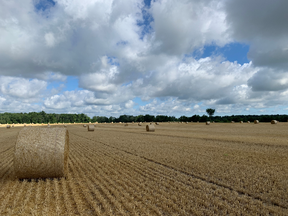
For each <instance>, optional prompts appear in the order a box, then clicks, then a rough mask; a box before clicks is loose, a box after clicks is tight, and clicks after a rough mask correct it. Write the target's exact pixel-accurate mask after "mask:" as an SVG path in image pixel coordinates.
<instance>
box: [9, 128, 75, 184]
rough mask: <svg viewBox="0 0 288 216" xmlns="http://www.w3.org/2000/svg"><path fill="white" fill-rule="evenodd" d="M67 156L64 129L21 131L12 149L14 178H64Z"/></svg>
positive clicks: (26, 129) (65, 130) (66, 134)
mask: <svg viewBox="0 0 288 216" xmlns="http://www.w3.org/2000/svg"><path fill="white" fill-rule="evenodd" d="M68 156H69V133H68V131H67V129H66V128H59V127H58V128H39V127H31V128H27V127H26V128H23V129H22V130H21V131H20V132H19V135H18V138H17V142H16V145H15V150H14V172H15V176H16V177H17V178H19V179H24V178H25V179H26V178H29V179H30V178H59V177H65V176H66V175H67V172H68Z"/></svg>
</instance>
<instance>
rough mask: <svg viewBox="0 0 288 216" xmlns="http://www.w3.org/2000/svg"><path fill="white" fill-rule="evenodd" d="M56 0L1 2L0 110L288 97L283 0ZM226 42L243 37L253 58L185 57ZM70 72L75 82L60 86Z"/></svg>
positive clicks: (239, 102)
mask: <svg viewBox="0 0 288 216" xmlns="http://www.w3.org/2000/svg"><path fill="white" fill-rule="evenodd" d="M55 2H56V3H55V4H52V3H51V2H50V3H49V2H48V1H47V2H46V3H45V4H44V5H42V6H41V4H43V2H42V3H41V4H40V1H39V0H33V1H31V0H23V1H21V2H18V1H3V2H2V3H1V8H0V80H1V82H0V110H3V109H4V108H6V107H8V106H10V105H12V104H13V105H18V106H19V107H22V108H23V109H24V110H25V109H27V110H35V109H44V110H47V111H49V112H53V111H55V112H85V113H90V114H91V115H94V114H96V113H97V114H99V115H100V114H103V115H104V114H105V115H112V114H114V115H117V114H124V113H125V112H126V113H129V114H138V113H139V114H143V112H149V113H150V114H166V113H169V114H171V115H172V114H173V113H174V114H175V113H177V115H178V114H179V115H182V114H189V113H191V112H196V113H197V112H198V113H200V112H205V107H207V106H210V107H211V106H214V107H216V108H217V107H218V108H219V112H220V113H221V112H222V113H228V112H229V110H233V109H234V110H235V109H236V110H241V109H242V110H246V109H253V108H255V109H264V108H265V107H268V106H271V103H268V101H273V104H279V105H281V104H284V103H285V102H284V101H287V97H288V93H287V89H288V74H287V70H286V68H287V66H288V47H287V44H288V39H287V38H288V37H287V35H288V24H287V22H286V20H287V19H288V15H287V13H286V8H287V6H288V5H287V1H285V0H276V1H273V2H270V1H263V2H261V7H260V6H259V3H256V2H251V1H248V0H234V1H225V0H204V1H196V0H191V1H187V0H156V1H151V6H150V7H146V6H145V4H144V1H143V0H136V1H135V0H119V1H113V0H107V1H101V0H74V1H66V0H55ZM40 6H41V7H42V8H41V10H39V8H38V9H37V7H40ZM285 6H286V7H285ZM143 13H145V14H143ZM145 16H146V17H145ZM147 16H148V17H149V21H148V20H146V19H147ZM140 24H141V25H140ZM147 29H149V31H147ZM231 42H235V43H237V42H244V43H247V44H249V46H250V49H249V53H248V58H249V59H250V60H251V62H250V63H246V64H243V65H240V64H237V62H229V61H226V60H224V58H221V57H219V56H210V57H207V58H200V59H195V58H193V57H191V56H193V55H192V53H193V52H194V51H195V50H201V49H203V47H204V46H209V45H215V46H220V47H221V46H225V45H226V44H229V43H231ZM69 76H73V77H76V78H77V79H78V80H79V86H75V87H74V88H75V89H77V87H79V88H81V90H69V91H64V90H63V89H64V82H65V84H67V83H66V82H67V80H69V79H68V77H69ZM53 82H55V83H56V82H57V83H62V84H61V85H60V86H61V87H60V88H58V89H52V90H51V88H49V85H50V84H51V83H53ZM70 88H71V87H70ZM277 94H278V96H277ZM135 97H138V98H141V100H142V101H144V103H145V105H140V106H139V109H137V110H135V109H134V107H135V104H136V103H135V102H134V98H135ZM43 101H44V102H43ZM20 103H23V105H22V106H21V105H19V104H20ZM39 104H40V105H39ZM218 108H217V109H218Z"/></svg>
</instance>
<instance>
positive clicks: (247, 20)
mask: <svg viewBox="0 0 288 216" xmlns="http://www.w3.org/2000/svg"><path fill="white" fill-rule="evenodd" d="M225 5H226V14H227V18H226V20H227V23H228V24H229V27H230V28H229V30H230V31H231V33H232V34H233V37H234V38H235V39H236V40H240V41H243V42H246V43H248V44H250V46H251V48H250V50H249V53H248V57H249V58H250V59H251V60H252V61H253V63H254V64H255V65H256V66H267V67H272V68H278V69H279V68H281V69H283V68H287V65H288V49H287V48H288V47H287V44H288V39H287V34H288V24H287V22H286V20H287V19H288V13H287V10H286V8H287V7H288V2H287V1H285V0H275V1H261V3H260V4H259V2H257V1H253V2H252V1H249V0H244V1H243V0H236V1H227V2H226V4H225Z"/></svg>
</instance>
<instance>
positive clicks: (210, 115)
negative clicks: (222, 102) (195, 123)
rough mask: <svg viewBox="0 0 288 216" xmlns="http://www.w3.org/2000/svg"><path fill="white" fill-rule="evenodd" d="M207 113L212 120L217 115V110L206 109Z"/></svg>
mask: <svg viewBox="0 0 288 216" xmlns="http://www.w3.org/2000/svg"><path fill="white" fill-rule="evenodd" d="M206 112H207V114H208V115H209V117H210V118H211V117H212V116H213V115H214V113H215V109H212V108H208V109H206Z"/></svg>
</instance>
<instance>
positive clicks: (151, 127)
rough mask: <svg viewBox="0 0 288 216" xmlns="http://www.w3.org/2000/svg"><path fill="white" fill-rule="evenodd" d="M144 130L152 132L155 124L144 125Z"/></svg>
mask: <svg viewBox="0 0 288 216" xmlns="http://www.w3.org/2000/svg"><path fill="white" fill-rule="evenodd" d="M146 131H148V132H154V131H155V126H154V125H153V124H150V125H146Z"/></svg>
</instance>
